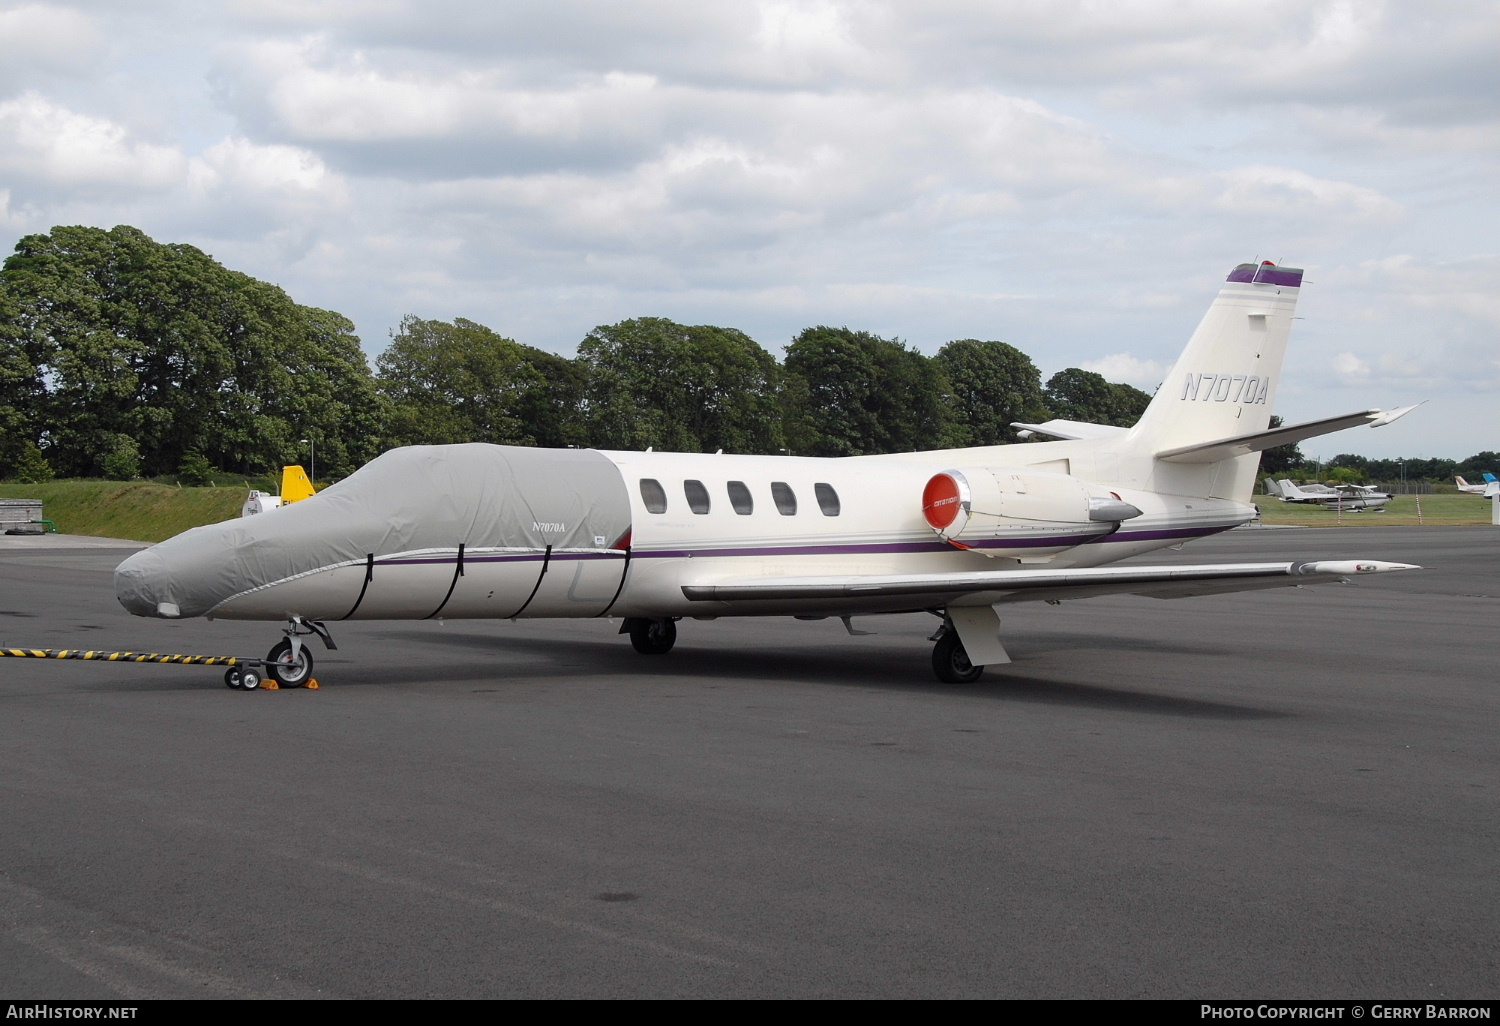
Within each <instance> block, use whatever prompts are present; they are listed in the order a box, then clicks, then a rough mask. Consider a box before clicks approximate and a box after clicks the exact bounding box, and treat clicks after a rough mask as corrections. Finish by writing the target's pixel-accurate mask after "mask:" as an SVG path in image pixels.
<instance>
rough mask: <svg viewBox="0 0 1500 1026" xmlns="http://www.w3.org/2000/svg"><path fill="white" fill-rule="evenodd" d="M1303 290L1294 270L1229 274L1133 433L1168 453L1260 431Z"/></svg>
mask: <svg viewBox="0 0 1500 1026" xmlns="http://www.w3.org/2000/svg"><path fill="white" fill-rule="evenodd" d="M1301 288H1302V271H1301V270H1300V269H1299V268H1294V267H1277V266H1276V265H1275V264H1272V263H1271V262H1270V261H1265V262H1263V263H1261V264H1258V265H1257V264H1240V265H1239V266H1238V267H1236V268H1235V269H1234V270H1233V271H1231V272H1230V274H1229V278H1228V280H1226V281H1225V282H1224V285H1223V287H1221V288H1220V289H1219V295H1218V297H1217V298H1215V299H1214V302H1213V305H1212V306H1210V307H1209V308H1208V313H1206V314H1204V316H1203V320H1202V321H1201V322H1200V323H1199V325H1198V330H1197V331H1195V332H1193V335H1192V338H1190V339H1188V344H1187V348H1186V349H1184V350H1183V351H1182V355H1181V356H1180V357H1178V359H1177V363H1176V365H1175V366H1173V368H1172V371H1171V373H1169V374H1168V375H1167V380H1166V381H1164V382H1163V383H1162V386H1161V388H1160V389H1159V390H1158V391H1157V393H1156V397H1155V398H1154V399H1152V400H1151V405H1150V406H1148V407H1147V408H1146V412H1145V414H1144V415H1142V417H1141V419H1140V422H1139V423H1138V424H1137V425H1136V428H1135V430H1136V434H1137V435H1138V436H1139V437H1140V438H1141V439H1142V440H1149V441H1150V442H1151V443H1152V444H1153V445H1155V447H1156V448H1157V449H1171V448H1176V447H1178V446H1184V445H1192V444H1194V443H1196V442H1209V441H1213V440H1214V439H1217V438H1229V437H1232V436H1235V435H1244V434H1249V433H1250V432H1252V431H1264V430H1265V429H1266V428H1267V427H1268V426H1269V425H1270V423H1271V408H1272V406H1274V405H1275V403H1276V380H1277V378H1279V377H1280V376H1281V361H1282V358H1283V357H1284V356H1285V355H1286V341H1287V335H1288V334H1289V333H1290V331H1291V328H1292V314H1293V312H1294V311H1295V310H1296V307H1297V296H1298V293H1299V292H1300V290H1301Z"/></svg>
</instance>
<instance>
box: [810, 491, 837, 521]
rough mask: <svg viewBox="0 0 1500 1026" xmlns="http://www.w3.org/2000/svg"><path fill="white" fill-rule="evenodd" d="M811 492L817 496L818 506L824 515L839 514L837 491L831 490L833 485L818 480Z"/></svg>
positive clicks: (834, 515)
mask: <svg viewBox="0 0 1500 1026" xmlns="http://www.w3.org/2000/svg"><path fill="white" fill-rule="evenodd" d="M813 494H814V495H816V496H817V497H818V508H819V509H820V510H822V511H823V515H824V516H825V517H836V516H838V515H839V493H838V492H836V491H834V490H833V485H831V484H823V483H822V482H819V483H818V484H815V485H813Z"/></svg>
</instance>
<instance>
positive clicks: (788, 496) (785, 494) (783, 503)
mask: <svg viewBox="0 0 1500 1026" xmlns="http://www.w3.org/2000/svg"><path fill="white" fill-rule="evenodd" d="M771 499H772V501H773V502H775V503H776V512H778V513H780V514H781V515H782V516H784V517H789V516H793V515H794V514H795V513H796V512H797V493H796V492H794V491H792V486H791V485H789V484H787V483H786V482H785V481H772V482H771Z"/></svg>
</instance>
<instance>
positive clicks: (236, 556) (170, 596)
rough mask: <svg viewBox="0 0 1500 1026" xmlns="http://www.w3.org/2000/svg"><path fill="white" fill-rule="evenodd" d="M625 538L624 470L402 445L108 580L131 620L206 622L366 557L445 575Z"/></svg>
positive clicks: (596, 460)
mask: <svg viewBox="0 0 1500 1026" xmlns="http://www.w3.org/2000/svg"><path fill="white" fill-rule="evenodd" d="M629 530H630V501H629V497H628V495H627V493H626V490H625V484H624V481H623V479H622V478H621V476H620V472H619V470H618V469H617V468H616V467H615V465H614V464H613V463H611V462H610V461H609V460H608V459H606V458H605V457H604V456H602V455H600V454H599V453H597V452H595V451H593V450H590V449H565V450H558V449H532V448H522V447H516V446H502V445H487V444H482V443H471V444H464V445H423V446H410V447H407V448H401V449H392V450H391V451H389V452H387V453H385V454H384V455H382V456H380V457H378V458H376V459H374V460H372V461H371V462H370V463H368V464H366V465H365V466H364V467H362V468H361V469H360V470H359V471H357V472H356V473H354V474H352V475H350V476H349V477H348V478H346V479H345V480H343V481H341V482H339V483H338V484H336V485H333V486H331V487H329V488H328V489H326V490H324V491H322V492H319V493H318V494H317V495H315V496H313V497H312V498H309V499H305V500H303V501H301V502H297V503H293V504H291V505H288V506H283V507H281V508H279V509H273V510H270V511H268V512H265V513H261V514H259V515H257V516H253V517H246V518H243V519H238V520H230V521H226V522H224V523H221V524H211V525H209V526H207V527H199V528H194V529H193V530H191V531H187V532H184V533H183V534H180V535H178V536H177V537H175V538H171V539H168V540H167V541H165V542H162V543H161V544H160V545H156V546H153V547H152V548H149V549H146V550H144V551H142V552H139V553H137V554H136V555H134V556H132V557H130V558H129V559H127V560H126V561H125V562H123V563H121V564H120V566H119V568H118V569H117V570H116V571H115V590H116V593H117V595H118V596H119V599H120V602H121V604H122V605H124V606H125V608H127V609H129V610H130V611H131V612H132V613H136V614H138V615H142V616H184V617H187V616H202V615H203V614H205V613H211V612H212V611H213V610H214V608H215V607H216V606H218V605H220V604H222V603H224V602H225V601H226V600H228V599H231V598H233V597H235V596H237V595H242V594H244V593H245V592H247V591H250V590H253V589H256V588H263V587H265V586H267V585H272V584H275V583H277V582H281V581H286V580H288V579H290V578H293V577H297V576H298V575H304V574H309V573H312V572H314V571H317V570H321V569H323V568H328V567H335V566H340V565H344V566H346V567H348V569H349V570H350V572H351V573H354V574H355V575H356V587H357V581H358V574H362V573H363V571H364V567H365V565H366V564H367V561H368V560H369V559H370V557H371V556H372V555H373V556H374V559H375V561H376V563H378V562H379V561H380V560H381V559H382V558H389V557H394V556H398V555H400V554H408V553H421V552H441V553H448V554H449V555H448V556H447V560H446V562H447V563H448V566H449V568H450V570H451V569H452V568H453V567H454V565H455V564H454V559H455V557H454V555H452V554H453V553H455V552H456V550H457V549H458V547H459V545H460V544H462V545H463V546H464V547H465V549H466V550H467V551H468V552H469V553H471V554H473V555H474V556H476V557H477V556H478V555H479V553H480V552H482V551H483V550H509V551H512V552H528V551H529V552H536V553H541V552H544V551H548V550H549V549H550V551H551V552H552V553H560V552H566V551H575V552H586V551H594V552H598V551H599V550H603V549H608V548H610V547H612V546H615V545H617V544H619V543H621V541H622V539H624V538H625V536H626V534H627V533H628V531H629ZM351 564H352V566H351ZM356 567H357V570H356ZM350 601H351V602H353V601H354V599H353V597H352V596H351V598H350ZM308 612H309V614H310V615H341V614H339V613H331V612H330V611H328V610H318V611H316V612H314V611H312V610H309V611H308Z"/></svg>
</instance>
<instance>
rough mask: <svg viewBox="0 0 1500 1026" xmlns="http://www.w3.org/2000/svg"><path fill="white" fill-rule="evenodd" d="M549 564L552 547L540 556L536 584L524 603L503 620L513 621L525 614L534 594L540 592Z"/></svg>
mask: <svg viewBox="0 0 1500 1026" xmlns="http://www.w3.org/2000/svg"><path fill="white" fill-rule="evenodd" d="M551 562H552V546H551V545H548V546H547V551H546V552H544V553H543V554H542V572H541V573H539V574H537V575H536V583H535V584H533V585H532V586H531V594H530V595H527V596H526V601H525V602H522V603H521V608H520V609H517V610H516V611H515V612H514V613H511V614H510V615H509V616H507V617H505V619H507V620H514V619H515V618H516V617H518V616H520V615H521V614H522V613H524V612H526V607H527V606H529V605H531V600H532V599H534V598H536V593H537V592H538V591H539V590H541V587H542V579H543V578H544V577H546V576H547V567H548V565H550V564H551Z"/></svg>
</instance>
